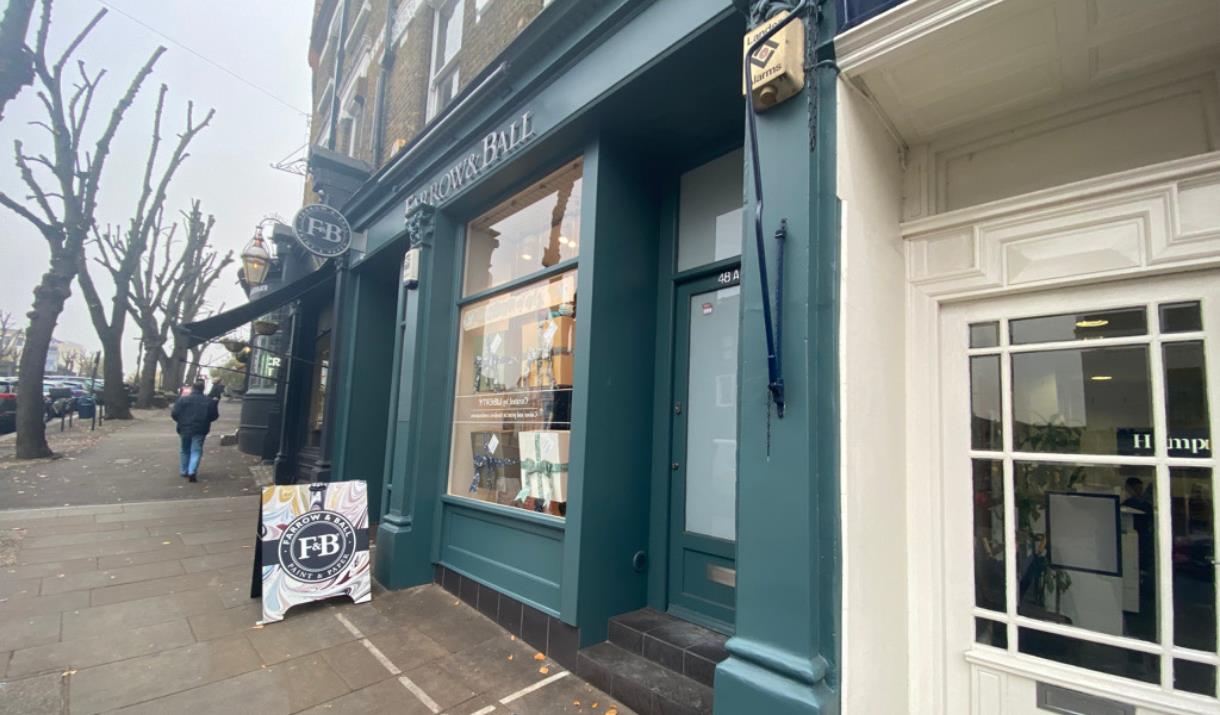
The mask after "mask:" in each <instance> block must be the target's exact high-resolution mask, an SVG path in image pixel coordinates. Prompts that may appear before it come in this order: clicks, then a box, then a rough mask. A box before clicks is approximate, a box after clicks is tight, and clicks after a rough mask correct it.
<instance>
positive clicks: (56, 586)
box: [42, 561, 184, 596]
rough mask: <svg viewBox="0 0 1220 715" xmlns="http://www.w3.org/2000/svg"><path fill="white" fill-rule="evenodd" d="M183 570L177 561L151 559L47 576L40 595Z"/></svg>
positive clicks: (152, 577) (132, 581)
mask: <svg viewBox="0 0 1220 715" xmlns="http://www.w3.org/2000/svg"><path fill="white" fill-rule="evenodd" d="M182 573H184V572H183V568H182V564H181V562H178V561H153V562H151V563H147V564H139V565H137V566H119V567H117V568H112V569H105V570H99V571H78V572H76V573H70V574H69V573H62V574H56V575H55V576H47V577H46V578H44V579H42V595H44V596H49V595H51V594H55V593H63V592H65V591H80V590H82V589H94V588H104V587H106V586H117V585H119V584H125V583H137V582H139V581H151V580H152V579H156V578H163V577H166V576H179V575H181V574H182Z"/></svg>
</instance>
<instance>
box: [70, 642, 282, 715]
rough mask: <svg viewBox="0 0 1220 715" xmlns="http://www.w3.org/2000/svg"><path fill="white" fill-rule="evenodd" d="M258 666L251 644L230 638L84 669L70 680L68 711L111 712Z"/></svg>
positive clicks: (80, 712) (77, 714) (78, 713)
mask: <svg viewBox="0 0 1220 715" xmlns="http://www.w3.org/2000/svg"><path fill="white" fill-rule="evenodd" d="M261 665H262V663H260V662H259V659H258V654H257V653H255V652H254V649H253V648H251V647H250V644H249V643H248V642H246V640H245V639H244V638H241V637H235V638H227V639H222V640H217V641H209V642H207V643H195V644H194V645H189V646H186V647H184V648H177V649H174V650H167V651H161V652H159V653H156V654H154V655H148V656H144V657H141V658H131V659H128V660H122V661H119V662H117V663H108V664H106V665H99V666H97V667H94V668H86V669H84V670H80V671H77V672H76V673H75V674H73V675H72V676H71V678H70V680H69V689H68V693H69V704H70V711H69V712H70V713H72V715H80V714H83V713H99V712H105V711H108V710H116V709H118V708H121V707H126V706H128V705H135V704H138V703H143V702H146V701H149V700H152V699H154V698H158V697H162V696H165V695H170V694H173V693H178V692H181V691H183V690H189V689H191V688H195V687H198V686H200V685H206V684H208V683H214V682H216V681H219V680H224V679H226V678H231V677H233V676H235V675H240V674H242V673H247V672H249V671H251V670H256V669H258V668H259V667H260V666H261ZM163 712H164V711H163Z"/></svg>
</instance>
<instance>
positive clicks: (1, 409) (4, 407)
mask: <svg viewBox="0 0 1220 715" xmlns="http://www.w3.org/2000/svg"><path fill="white" fill-rule="evenodd" d="M16 387H17V385H16V383H12V382H8V381H0V434H8V433H9V432H12V431H14V430H16V429H17V393H16V392H15V390H16Z"/></svg>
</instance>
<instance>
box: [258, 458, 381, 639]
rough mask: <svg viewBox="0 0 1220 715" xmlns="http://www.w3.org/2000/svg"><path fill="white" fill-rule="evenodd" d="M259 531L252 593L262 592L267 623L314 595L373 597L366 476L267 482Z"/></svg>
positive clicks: (319, 597) (358, 599)
mask: <svg viewBox="0 0 1220 715" xmlns="http://www.w3.org/2000/svg"><path fill="white" fill-rule="evenodd" d="M258 532H259V543H258V546H259V549H258V553H257V556H256V558H257V559H258V561H257V562H256V566H257V567H258V568H256V575H255V579H256V581H255V584H254V588H253V589H252V590H253V591H254V592H255V593H252V594H251V595H258V594H259V593H260V592H261V594H262V597H263V621H262V622H263V623H271V622H274V621H280V620H283V618H284V613H285V612H286V611H287V610H288V609H289V608H292V607H293V606H296V605H299V604H302V603H309V602H310V601H320V600H323V599H326V598H331V597H333V596H344V595H346V596H350V597H351V599H352V600H353V601H355V602H356V603H364V602H366V601H368V600H370V599H371V598H372V581H371V575H370V570H369V569H370V562H369V502H368V485H367V484H366V483H365V482H361V481H351V482H332V483H329V484H302V485H298V486H278V487H267V488H265V489H263V506H262V513H261V515H260V521H259V527H258ZM260 571H261V573H258V572H260Z"/></svg>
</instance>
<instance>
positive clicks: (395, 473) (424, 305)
mask: <svg viewBox="0 0 1220 715" xmlns="http://www.w3.org/2000/svg"><path fill="white" fill-rule="evenodd" d="M406 224H407V226H406V230H407V240H408V242H409V250H417V251H418V261H419V283H418V285H417V286H416V287H413V288H408V287H407V286H406V285H404V284H403V283H402V282H401V281H400V283H399V289H398V309H397V312H396V314H395V315H396V316H397V320H398V326H397V329H398V336H397V344H396V345H395V348H394V366H395V368H396V375H397V382H396V391H395V393H394V395H393V397H392V398H391V400H390V410H389V428H388V434H387V436H386V463H385V470H386V471H385V479H384V483H385V484H386V485H387V488H386V494H385V500H384V502H383V503H384V504H385V508H384V509H383V514H382V517H381V523H380V525H379V526H378V530H377V550H376V557H375V561H374V564H373V569H374V575H375V576H376V577H377V580H378V581H380V582H381V583H382V584H383V585H385V586H387V587H389V588H403V587H406V586H411V585H414V584H418V583H426V582H427V581H429V580H431V554H430V550H431V535H432V534H431V525H432V522H433V517H434V514H435V511H436V508H435V507H436V503H435V499H434V497H435V494H436V490H437V488H438V487H437V485H436V484H434V482H435V481H436V480H435V479H434V477H435V475H433V474H429V473H424V474H421V473H420V471H421V470H420V469H419V466H418V465H419V458H420V453H421V452H423V451H427V450H429V449H431V450H432V451H435V445H427V444H424V443H423V440H422V439H421V435H420V424H419V423H420V421H421V420H422V419H426V416H425V415H423V414H422V404H421V402H422V395H423V392H424V391H425V389H426V385H425V381H426V380H427V379H428V378H427V373H428V371H429V369H433V370H435V369H436V366H433V365H430V364H429V362H430V359H429V355H430V352H432V351H431V349H430V346H429V345H428V338H427V335H428V332H429V331H430V330H435V329H436V326H435V325H434V322H437V321H439V322H441V323H445V324H447V321H445V320H441V317H442V316H448V315H449V312H450V310H449V307H450V306H449V304H450V303H451V300H452V299H451V290H452V288H451V287H450V286H449V285H448V283H449V281H448V276H449V275H450V273H451V268H452V255H453V247H452V245H451V244H452V241H449V242H447V243H446V244H445V245H444V246H443V247H442V248H441V250H439V251H438V250H437V244H436V241H435V240H434V235H435V233H436V210H435V209H434V208H433V207H431V206H428V205H426V204H419V205H417V206H415V207H414V208H413V209H412V210H411V212H410V213H409V214H407V221H406ZM445 345H446V347H447V345H448V342H447V341H445ZM441 374H444V372H443V371H442V373H441Z"/></svg>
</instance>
